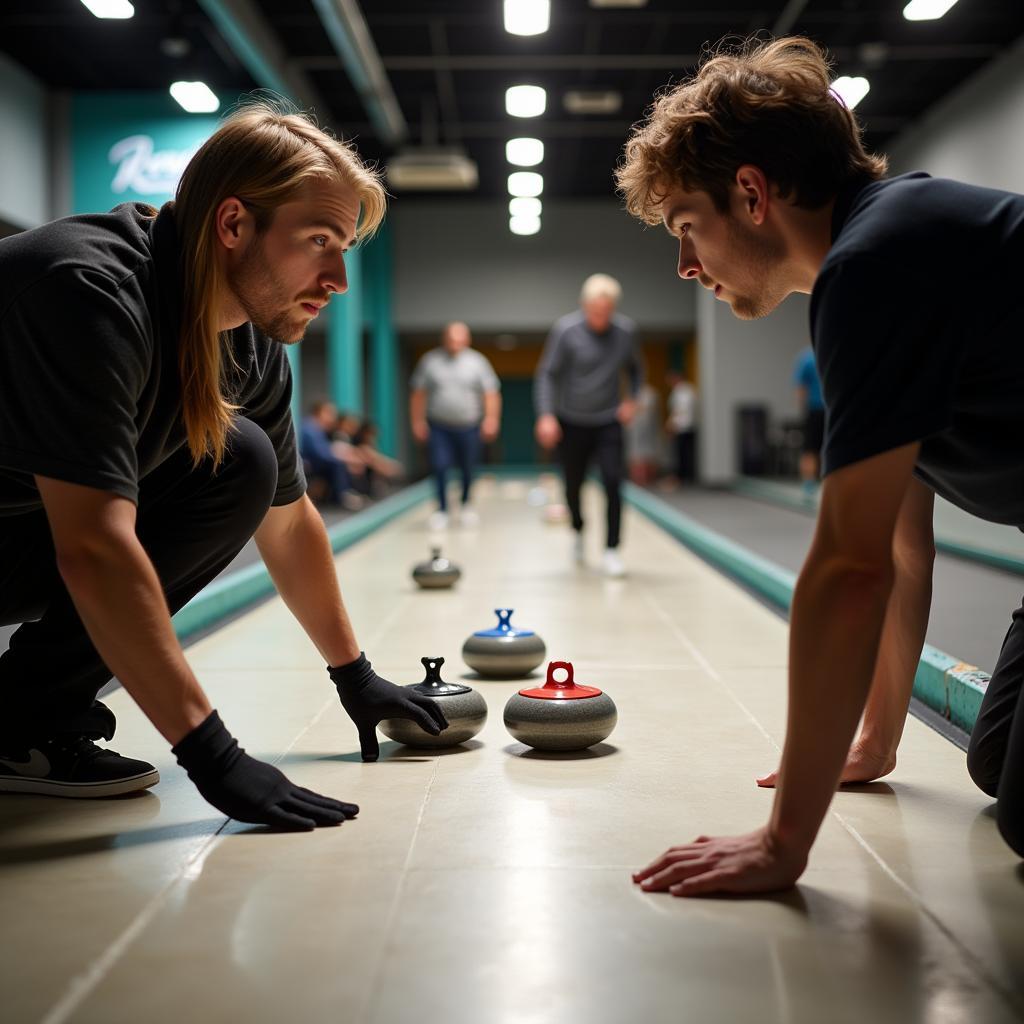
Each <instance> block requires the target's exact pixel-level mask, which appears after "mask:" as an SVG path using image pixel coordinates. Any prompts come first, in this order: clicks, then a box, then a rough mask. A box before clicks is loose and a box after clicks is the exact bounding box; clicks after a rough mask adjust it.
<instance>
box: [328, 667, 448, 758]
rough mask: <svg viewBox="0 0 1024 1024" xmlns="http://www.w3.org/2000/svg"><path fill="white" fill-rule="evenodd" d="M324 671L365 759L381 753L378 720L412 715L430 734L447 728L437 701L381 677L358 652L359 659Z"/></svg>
mask: <svg viewBox="0 0 1024 1024" xmlns="http://www.w3.org/2000/svg"><path fill="white" fill-rule="evenodd" d="M327 672H328V674H329V675H330V677H331V679H332V680H333V681H334V685H335V686H336V687H337V688H338V696H339V697H340V698H341V705H342V707H343V708H344V709H345V710H346V711H347V712H348V717H349V718H351V719H352V721H353V722H355V723H356V728H357V729H358V730H359V748H360V750H361V751H362V755H363V760H364V761H376V760H377V758H378V757H379V756H380V746H379V744H378V743H377V723H378V722H380V721H382V720H383V719H385V718H411V719H412V720H413V721H414V722H415V723H416V724H417V725H418V726H419V727H420V728H421V729H425V730H426V731H427V732H429V733H430V734H431V735H433V736H437V735H438V733H440V732H441V731H442V730H444V729H447V728H448V719H447V718H445V717H444V712H443V711H442V710H441V709H440V708H439V707H438V706H437V701H433V700H431V699H430V698H429V697H424V696H423V695H422V694H420V693H410V692H409V691H408V690H407V689H406V688H405V687H404V686H396V685H395V684H394V683H389V682H388V681H387V680H386V679H381V677H380V676H379V675H377V673H376V672H374V671H373V668H372V667H371V665H370V663H369V662H368V661H367V660H366V655H365V654H363V653H362V652H361V651H360V653H359V658H358V660H356V661H353V662H352V663H351V664H349V665H341V666H339V667H338V668H330V667H328V669H327Z"/></svg>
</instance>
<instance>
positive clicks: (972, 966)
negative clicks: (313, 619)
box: [0, 481, 1024, 1024]
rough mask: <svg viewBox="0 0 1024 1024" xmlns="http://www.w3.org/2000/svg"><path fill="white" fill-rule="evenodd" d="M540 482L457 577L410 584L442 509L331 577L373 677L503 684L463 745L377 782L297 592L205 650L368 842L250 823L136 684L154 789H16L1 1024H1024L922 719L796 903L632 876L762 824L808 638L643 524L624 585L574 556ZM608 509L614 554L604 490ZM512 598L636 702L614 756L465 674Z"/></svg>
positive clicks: (830, 844)
mask: <svg viewBox="0 0 1024 1024" xmlns="http://www.w3.org/2000/svg"><path fill="white" fill-rule="evenodd" d="M528 486H529V484H528V483H525V482H522V481H504V482H496V481H484V482H483V483H482V484H481V485H480V491H479V502H478V508H479V510H480V512H481V516H482V520H483V521H482V525H481V527H480V528H479V529H478V530H476V531H474V532H472V533H468V532H465V531H460V530H459V529H457V528H453V529H452V530H450V531H449V533H448V535H447V538H446V539H445V542H444V543H445V550H446V554H449V555H450V557H452V558H453V559H454V560H455V561H457V562H458V563H459V564H460V565H461V566H462V568H463V572H464V575H463V579H462V580H461V582H460V583H459V584H458V586H457V588H456V589H454V590H452V591H438V592H426V591H418V590H416V589H415V587H414V585H413V583H412V581H411V579H410V577H409V570H410V568H411V567H412V565H413V564H414V563H415V562H417V561H420V560H422V559H423V558H424V557H426V555H427V553H428V536H427V534H426V530H425V522H426V517H427V513H428V511H429V509H428V508H426V507H422V508H420V509H417V510H416V511H414V512H412V513H410V514H408V515H406V516H404V517H402V518H401V519H398V520H396V521H395V522H393V523H392V524H391V525H389V526H387V527H386V528H384V529H382V530H380V531H378V532H377V533H375V534H373V535H372V536H371V537H369V538H368V539H367V540H365V541H363V542H362V543H360V544H358V545H357V546H355V547H354V548H352V549H350V550H349V551H347V552H345V553H344V554H343V555H342V556H341V557H339V558H338V560H337V565H338V573H339V576H340V578H341V581H342V587H343V590H344V593H345V597H346V601H347V604H348V607H349V610H350V613H351V616H352V619H353V621H354V623H355V626H356V630H357V634H358V635H359V637H360V640H361V642H362V644H363V645H364V647H365V648H366V651H367V654H368V656H369V657H370V658H371V660H372V661H373V663H374V666H375V668H376V669H377V670H378V671H379V672H380V673H381V674H383V675H385V676H387V677H389V678H391V679H393V680H395V681H396V682H403V683H411V682H418V681H419V680H420V679H421V678H422V669H421V667H420V664H419V659H420V657H422V656H424V655H430V656H436V655H442V656H444V657H445V658H446V659H447V663H446V665H445V670H444V674H445V677H446V678H449V679H453V680H458V679H463V678H466V679H467V681H470V682H471V685H474V686H475V687H476V688H477V689H479V691H480V692H481V693H483V694H484V695H485V697H486V698H487V701H488V705H489V708H490V717H489V720H488V722H487V725H486V727H485V729H484V731H483V732H482V733H481V734H480V736H479V737H478V739H477V740H476V741H473V742H472V743H471V744H469V745H467V746H466V747H464V748H459V749H456V750H453V751H450V752H444V753H442V754H441V755H440V756H437V755H431V754H422V753H417V752H414V751H410V750H408V749H407V748H399V747H398V746H397V745H395V744H393V743H391V742H389V741H386V740H384V739H383V737H381V739H382V756H381V760H380V762H378V763H377V764H369V765H364V764H362V763H361V762H360V759H359V755H358V746H357V743H356V736H355V729H354V727H353V726H352V725H351V723H350V722H349V720H348V718H347V717H346V716H345V715H344V713H343V712H342V710H341V708H340V706H339V704H338V701H337V697H336V695H335V693H334V689H333V687H332V685H331V684H330V682H329V680H328V678H327V675H326V673H325V671H324V668H323V665H322V663H321V662H320V659H319V657H318V655H317V653H316V651H315V649H314V648H313V647H312V645H311V644H310V643H309V642H308V640H307V639H306V638H305V637H304V636H303V634H302V632H301V630H300V629H299V627H298V626H297V625H296V623H295V622H294V620H292V619H291V617H290V615H289V614H288V612H287V610H286V609H285V608H284V606H283V604H282V603H281V602H280V601H277V600H275V601H271V602H270V603H268V604H265V605H263V606H262V607H260V608H258V609H257V610H256V611H254V612H252V613H251V614H249V615H247V616H245V617H243V618H241V619H240V620H238V621H236V622H234V623H233V624H231V625H230V626H228V627H226V628H225V629H223V630H221V631H220V632H218V633H216V634H214V635H213V636H211V637H209V638H207V639H205V640H203V641H201V642H200V643H198V644H196V645H195V646H193V647H191V648H189V650H188V652H187V653H188V657H189V660H190V662H191V663H192V664H193V666H194V667H195V669H196V670H197V672H198V674H199V676H200V679H201V680H202V682H203V685H204V686H205V687H206V689H207V691H208V692H209V693H210V695H211V699H212V701H213V703H214V706H215V707H217V708H218V709H219V711H220V713H221V716H222V717H223V719H224V721H225V723H226V724H227V726H228V728H229V729H231V731H232V732H233V733H234V734H235V735H236V736H238V737H239V739H240V740H241V742H242V743H243V745H244V746H245V747H246V748H247V749H248V750H249V752H250V753H252V754H253V755H255V756H258V757H262V758H265V759H267V760H271V761H274V762H276V763H278V764H279V765H280V767H281V768H282V769H283V770H284V771H285V772H286V773H287V774H288V775H289V776H290V777H291V778H292V779H294V780H295V781H296V782H299V783H300V784H302V785H304V786H307V787H309V788H311V789H314V790H317V791H319V792H322V793H326V794H330V795H333V796H337V797H340V798H342V799H345V800H351V801H354V802H356V803H358V804H360V805H361V807H362V813H361V815H360V817H359V819H358V821H355V822H351V823H349V824H346V825H345V826H343V827H342V828H336V829H324V830H318V831H316V832H314V833H305V834H298V835H294V834H293V835H268V834H263V833H261V832H260V831H259V830H252V829H250V828H249V827H248V826H243V825H238V824H237V823H235V822H226V821H225V819H224V818H223V817H222V816H221V815H220V814H219V813H218V812H216V811H214V810H213V809H212V808H211V807H210V806H209V805H207V804H206V803H205V802H204V801H203V800H202V798H201V797H200V796H199V795H198V793H197V792H196V791H195V790H194V789H193V788H192V786H191V784H190V783H189V782H188V780H187V778H186V777H185V775H184V773H183V772H182V771H181V770H180V769H178V768H177V766H176V765H175V763H174V760H173V758H172V756H171V755H170V753H169V751H168V750H167V749H166V746H165V744H164V743H163V741H162V740H161V738H160V737H159V735H158V734H157V733H156V732H155V731H154V730H153V729H152V727H151V726H150V725H149V724H148V723H147V722H146V721H145V719H144V718H143V717H142V715H141V714H140V713H139V712H138V710H137V709H136V708H135V706H134V705H133V703H132V701H131V700H130V698H129V697H128V696H127V694H126V693H124V692H123V691H118V692H117V693H116V694H114V695H113V696H112V697H111V698H110V700H109V703H110V705H111V706H112V707H113V709H114V710H115V712H116V713H117V715H118V719H119V727H118V733H117V737H116V740H115V742H114V743H113V744H112V745H113V746H114V747H115V748H116V749H118V750H120V751H121V752H122V753H124V754H128V755H132V756H138V757H144V758H147V759H149V760H152V761H153V762H154V763H156V765H157V766H158V768H159V769H160V772H161V775H162V781H161V783H160V785H159V786H157V787H156V788H155V789H154V790H152V791H150V792H149V793H146V794H143V795H140V796H138V797H134V798H128V799H120V800H105V801H70V800H55V799H47V798H36V797H0V927H2V935H3V955H2V957H0V1021H3V1022H4V1024H14V1022H18V1024H20V1022H26V1021H48V1022H57V1021H65V1020H68V1021H97V1022H100V1021H102V1022H104V1024H113V1022H126V1024H127V1022H131V1024H138V1022H151V1021H157V1022H164V1021H166V1022H175V1024H177V1022H180V1021H187V1020H192V1021H197V1022H200V1024H205V1022H210V1021H244V1020H249V1021H281V1022H305V1021H336V1022H343V1024H349V1022H368V1024H369V1022H389V1024H391V1022H406V1021H410V1022H412V1021H417V1022H419V1021H424V1022H441V1021H444V1022H452V1024H456V1022H458V1024H463V1022H464V1024H506V1022H507V1024H561V1022H565V1024H581V1022H591V1021H593V1022H608V1024H624V1022H627V1021H628V1022H632V1021H637V1022H644V1024H655V1022H666V1024H667V1022H673V1024H676V1022H694V1024H696V1022H702V1024H703V1022H718V1021H721V1022H730V1024H733V1022H747V1021H749V1022H757V1024H762V1022H763V1024H769V1022H779V1024H790V1022H808V1024H825V1022H827V1024H836V1022H850V1024H888V1022H892V1024H908V1022H913V1021H927V1022H928V1024H945V1022H959V1021H963V1022H965V1024H966V1022H971V1024H977V1022H996V1021H1010V1020H1019V1019H1022V1017H1024V977H1022V974H1024V873H1022V871H1021V869H1020V867H1019V864H1018V862H1017V860H1016V858H1014V856H1013V855H1012V854H1011V853H1010V851H1009V850H1008V849H1007V848H1006V847H1005V846H1004V845H1003V843H1002V842H1001V840H1000V839H999V836H998V834H997V832H996V828H995V823H994V821H993V819H992V818H991V817H990V814H989V811H988V807H989V804H990V801H989V800H988V799H987V798H985V797H984V796H983V795H982V794H980V793H979V792H977V791H976V790H975V789H974V787H973V786H972V784H971V782H970V780H969V778H968V776H967V773H966V770H965V767H964V755H963V753H962V752H961V751H960V750H958V749H957V748H956V747H954V746H953V745H952V744H951V743H949V742H948V741H947V740H945V739H943V738H942V737H940V736H938V735H937V734H935V733H934V732H932V731H931V730H929V729H928V728H926V727H925V726H923V725H922V724H921V723H919V722H917V721H916V720H911V721H910V722H909V723H908V726H907V731H906V736H905V738H904V742H903V747H902V750H901V759H900V764H899V766H898V768H897V770H896V772H895V773H894V774H893V775H892V776H891V777H890V778H889V779H888V780H886V782H885V783H880V784H876V785H875V786H873V787H864V788H862V789H861V790H859V791H856V792H843V793H840V794H839V796H838V797H837V798H836V800H835V801H834V803H833V806H832V811H831V812H830V814H829V816H828V818H827V820H826V823H825V826H824V828H823V830H822V833H821V836H820V838H819V840H818V843H817V845H816V847H815V849H814V852H813V854H812V858H811V862H810V866H809V868H808V870H807V872H806V874H805V875H804V876H803V879H802V880H801V883H800V885H799V887H798V888H797V889H796V890H794V891H792V892H791V893H788V894H785V895H783V896H781V897H774V898H762V899H756V900H744V901H740V900H731V899H713V900H679V899H674V898H672V897H671V896H668V895H656V896H652V895H645V894H643V893H641V892H640V891H639V890H638V889H637V888H636V887H635V886H634V885H633V884H632V883H631V881H630V872H631V870H634V869H636V868H638V867H640V866H642V865H644V864H645V863H647V862H648V861H649V860H651V859H653V857H654V856H655V855H657V854H659V853H660V852H661V851H662V850H664V849H665V848H666V847H667V846H669V845H672V844H673V843H678V842H683V841H686V840H689V839H692V838H693V837H695V836H696V835H697V834H699V833H701V832H708V833H711V834H715V833H732V832H739V831H746V830H747V829H749V828H752V827H754V826H755V825H758V824H760V823H762V822H763V821H764V820H765V818H766V816H767V814H768V810H769V807H770V804H771V800H772V794H771V793H770V792H768V791H764V790H759V789H758V788H757V787H756V786H755V785H754V777H755V776H756V775H757V774H759V773H761V772H763V771H764V770H766V769H769V768H771V767H773V766H774V765H775V763H776V760H777V757H778V750H779V746H780V744H781V742H782V738H783V726H784V720H785V682H786V680H785V664H786V625H785V623H784V622H782V621H781V620H780V619H779V618H778V617H776V616H775V615H774V614H772V613H771V612H770V611H768V610H766V609H765V608H763V607H762V606H761V605H759V604H758V603H757V602H756V601H754V600H753V599H752V598H750V597H749V596H747V595H746V594H745V593H743V592H742V591H740V590H739V589H737V588H736V587H735V586H734V585H732V584H731V583H730V582H728V581H727V580H725V579H723V578H722V577H721V576H719V575H718V574H717V573H716V572H714V571H713V570H711V569H709V568H708V567H707V566H705V565H704V564H703V563H702V562H701V561H699V560H698V559H697V558H696V557H694V556H693V555H691V554H690V553H689V552H687V551H686V550H685V549H684V548H682V547H681V546H679V545H678V544H677V543H676V542H675V541H674V540H672V539H671V538H669V537H668V536H667V535H666V534H664V533H662V532H661V531H660V530H659V529H658V528H656V527H654V526H652V525H651V524H649V523H648V522H647V521H646V520H644V519H643V518H642V517H641V516H640V515H639V514H638V513H635V512H632V511H628V510H627V514H626V521H625V544H624V548H623V553H624V557H625V561H626V564H627V567H628V569H629V575H628V577H627V578H625V579H623V580H614V581H611V580H606V579H604V578H602V577H601V576H600V575H599V574H598V573H597V572H596V570H595V569H593V568H591V569H586V568H585V569H577V568H575V567H574V566H572V564H571V561H570V537H569V535H568V530H567V529H566V528H565V527H564V526H552V525H546V524H545V523H544V522H543V521H542V517H541V510H540V509H538V508H535V507H531V506H530V505H528V504H527V501H526V493H527V488H528ZM552 493H553V494H554V492H552ZM587 500H588V506H587V508H588V515H589V522H590V535H589V537H588V543H590V544H591V545H592V547H591V548H590V550H589V551H588V557H589V561H590V562H591V563H592V564H594V565H596V564H597V561H598V556H599V553H600V548H599V545H600V537H599V536H598V534H599V532H600V531H599V529H598V525H599V523H600V520H601V512H602V500H601V499H600V497H599V495H598V493H597V492H596V491H595V492H593V493H588V495H587ZM498 606H509V607H514V608H515V609H516V614H515V616H514V622H516V623H517V624H518V625H521V626H524V627H530V628H534V629H536V630H537V631H538V632H539V633H540V634H541V635H542V636H543V637H544V639H545V640H546V642H547V645H548V656H549V658H552V659H564V660H568V661H572V662H573V664H574V665H575V669H576V677H577V680H578V681H580V682H583V683H588V684H591V685H596V686H600V687H601V688H603V689H605V690H606V691H607V692H608V693H610V694H611V695H612V697H613V698H614V699H615V701H616V703H617V705H618V708H619V724H618V727H617V729H616V731H615V732H614V733H613V734H612V736H611V737H610V738H609V740H608V742H607V744H605V745H603V746H601V747H598V748H596V749H595V750H594V751H592V752H590V753H589V754H585V755H560V756H557V757H543V756H538V755H534V754H531V753H529V752H528V751H527V749H526V748H525V747H522V746H521V745H519V744H516V743H515V742H514V741H512V739H511V737H509V736H508V734H507V733H506V732H505V729H504V727H503V725H502V707H503V705H504V703H505V700H506V699H507V698H508V696H509V695H510V694H511V693H512V692H514V690H515V689H517V688H518V687H519V686H521V685H523V684H522V683H504V682H488V681H473V680H470V679H469V674H468V673H467V670H466V668H465V666H464V665H463V664H462V662H461V659H460V649H461V646H462V642H463V640H464V639H465V637H466V636H467V635H468V634H469V633H470V632H471V631H473V630H475V629H482V628H486V627H488V626H490V625H491V624H492V621H493V613H492V611H491V609H492V608H494V607H498ZM538 678H539V675H538ZM533 685H536V683H534V684H533ZM822 685H823V686H827V685H828V680H827V679H825V680H822Z"/></svg>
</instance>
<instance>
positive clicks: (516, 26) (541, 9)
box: [505, 0, 551, 36]
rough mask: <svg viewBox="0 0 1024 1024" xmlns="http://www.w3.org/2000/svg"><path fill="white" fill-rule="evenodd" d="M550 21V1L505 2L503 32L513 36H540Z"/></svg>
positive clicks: (515, 0)
mask: <svg viewBox="0 0 1024 1024" xmlns="http://www.w3.org/2000/svg"><path fill="white" fill-rule="evenodd" d="M550 21H551V3H550V0H505V31H506V32H509V33H510V34H512V35H514V36H537V35H540V33H541V32H547V30H548V25H549V23H550Z"/></svg>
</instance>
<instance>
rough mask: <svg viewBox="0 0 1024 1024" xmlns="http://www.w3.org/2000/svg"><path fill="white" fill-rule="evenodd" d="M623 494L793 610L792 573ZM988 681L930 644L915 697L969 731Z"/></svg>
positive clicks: (645, 496) (639, 493)
mask: <svg viewBox="0 0 1024 1024" xmlns="http://www.w3.org/2000/svg"><path fill="white" fill-rule="evenodd" d="M623 496H624V497H625V499H626V501H628V502H629V503H630V504H631V505H633V506H635V507H636V508H637V509H639V510H640V511H641V512H642V513H643V514H644V515H645V516H647V518H648V519H651V520H652V521H653V522H655V523H657V524H658V525H659V526H660V527H661V528H662V529H663V530H665V531H666V532H668V533H670V534H671V535H672V536H673V537H675V538H676V540H678V541H681V542H682V543H683V544H685V545H686V546H687V547H688V548H690V550H691V551H693V552H695V553H696V554H698V555H700V557H701V558H703V559H704V560H705V561H707V562H710V563H711V564H712V565H714V566H715V567H716V568H718V569H721V570H723V571H724V572H725V573H727V574H728V575H729V576H732V577H733V578H734V579H736V580H738V581H739V582H740V583H742V584H744V585H745V586H747V587H749V588H750V589H751V590H753V591H754V593H756V594H759V595H760V596H761V597H763V598H765V599H766V600H767V601H769V602H770V603H771V604H773V605H775V606H776V607H777V608H779V609H780V610H782V611H784V612H787V613H788V611H789V607H790V604H791V603H792V601H793V588H794V587H795V585H796V576H795V575H794V574H793V573H791V572H789V571H788V570H786V569H783V568H782V567H781V566H778V565H775V564H774V563H773V562H769V561H768V560H767V559H764V558H762V557H761V556H760V555H757V554H755V553H754V552H753V551H750V550H748V549H747V548H745V547H743V546H742V545H741V544H737V543H736V542H735V541H731V540H729V539H728V538H727V537H723V536H722V535H721V534H718V533H715V532H714V530H709V529H708V528H707V527H706V526H703V525H702V524H700V523H698V522H697V521H696V520H694V519H691V518H690V517H689V516H687V515H685V514H684V513H682V512H680V511H679V510H678V509H675V508H673V507H672V506H671V505H670V504H668V502H665V501H662V500H661V498H658V497H657V496H655V495H653V494H651V493H650V492H649V491H645V490H643V489H642V488H640V487H637V486H635V485H634V484H626V485H625V487H624V490H623ZM989 679H990V676H989V674H988V673H987V672H982V671H981V670H980V669H979V668H977V667H976V666H975V665H968V664H966V663H965V662H962V661H959V660H958V659H956V658H954V657H953V656H952V655H949V654H946V653H945V652H943V651H940V650H939V649H938V648H937V647H932V646H930V645H928V644H925V647H924V650H923V651H922V652H921V660H920V662H918V666H917V672H916V674H915V676H914V696H915V697H916V698H917V699H918V700H919V701H921V703H922V704H926V705H927V706H928V707H930V708H931V709H932V710H933V711H937V712H938V713H939V714H940V715H942V716H943V717H944V718H947V719H949V721H951V722H952V723H953V724H954V725H957V726H959V727H960V728H961V729H964V730H965V731H967V732H970V731H971V729H973V728H974V722H975V720H976V719H977V717H978V709H979V707H980V706H981V699H982V697H983V696H984V695H985V688H986V687H987V686H988V682H989Z"/></svg>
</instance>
